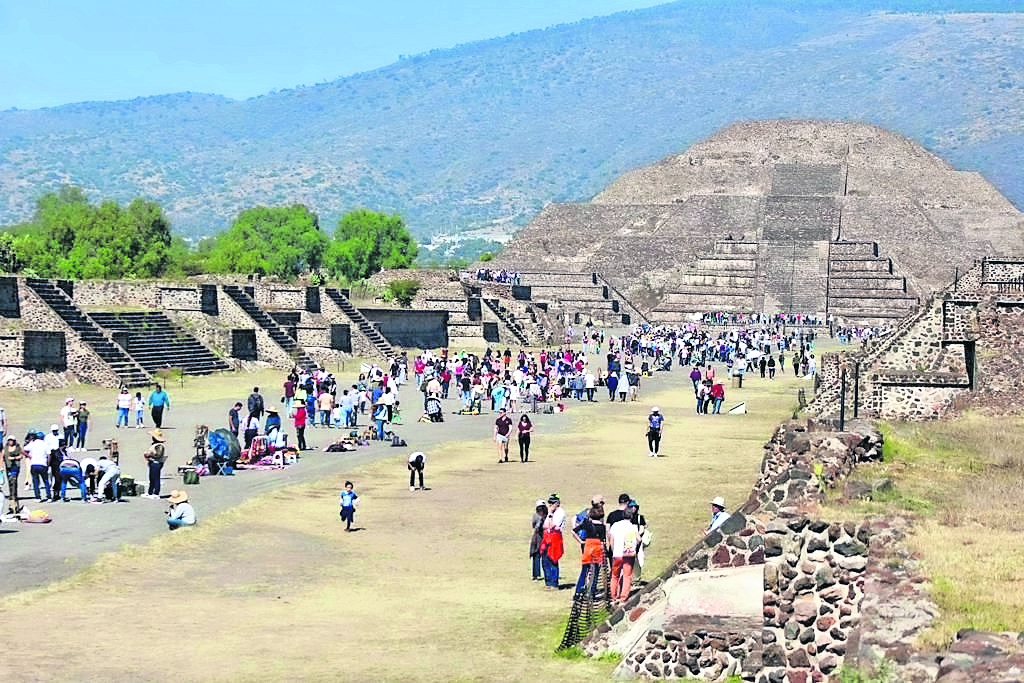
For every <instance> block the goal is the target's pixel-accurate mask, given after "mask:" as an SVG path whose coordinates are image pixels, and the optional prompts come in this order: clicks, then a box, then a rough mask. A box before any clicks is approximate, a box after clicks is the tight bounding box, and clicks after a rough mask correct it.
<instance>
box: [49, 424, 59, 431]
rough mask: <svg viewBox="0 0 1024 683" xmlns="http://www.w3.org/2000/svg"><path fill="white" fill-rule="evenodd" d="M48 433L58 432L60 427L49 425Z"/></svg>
mask: <svg viewBox="0 0 1024 683" xmlns="http://www.w3.org/2000/svg"><path fill="white" fill-rule="evenodd" d="M50 431H51V432H59V431H60V427H58V426H57V425H50Z"/></svg>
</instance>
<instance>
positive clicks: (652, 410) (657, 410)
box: [651, 406, 661, 413]
mask: <svg viewBox="0 0 1024 683" xmlns="http://www.w3.org/2000/svg"><path fill="white" fill-rule="evenodd" d="M651 412H652V413H660V412H661V408H659V407H658V406H654V407H653V408H651Z"/></svg>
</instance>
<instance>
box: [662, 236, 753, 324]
mask: <svg viewBox="0 0 1024 683" xmlns="http://www.w3.org/2000/svg"><path fill="white" fill-rule="evenodd" d="M757 265H758V243H757V242H737V241H734V240H719V241H717V242H715V245H714V248H713V250H712V253H711V254H710V255H708V256H704V257H701V258H698V259H697V262H696V264H695V265H694V270H692V271H690V272H688V273H685V274H684V275H683V281H682V283H681V285H680V286H679V287H678V288H677V289H675V290H673V291H671V292H666V294H665V296H664V298H663V299H662V301H661V303H660V304H659V305H658V307H657V308H655V309H654V310H653V311H652V312H651V317H652V318H653V319H655V320H657V321H659V322H666V323H671V322H679V321H681V320H683V319H685V317H686V315H687V314H688V313H702V312H704V311H752V310H754V297H755V293H756V283H757Z"/></svg>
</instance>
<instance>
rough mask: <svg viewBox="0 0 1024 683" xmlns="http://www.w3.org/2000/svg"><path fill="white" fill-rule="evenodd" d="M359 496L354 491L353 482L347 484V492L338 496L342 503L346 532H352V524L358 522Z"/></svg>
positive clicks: (342, 516)
mask: <svg viewBox="0 0 1024 683" xmlns="http://www.w3.org/2000/svg"><path fill="white" fill-rule="evenodd" d="M357 500H359V494H358V493H356V492H355V491H353V490H352V482H350V481H346V482H345V490H344V491H342V492H341V495H340V496H338V502H339V503H341V518H342V519H343V520H345V531H352V522H354V521H355V520H356V501H357Z"/></svg>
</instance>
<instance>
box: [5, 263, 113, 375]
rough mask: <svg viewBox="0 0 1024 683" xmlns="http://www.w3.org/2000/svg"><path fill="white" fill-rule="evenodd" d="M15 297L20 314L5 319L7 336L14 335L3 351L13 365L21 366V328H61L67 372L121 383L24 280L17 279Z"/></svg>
mask: <svg viewBox="0 0 1024 683" xmlns="http://www.w3.org/2000/svg"><path fill="white" fill-rule="evenodd" d="M18 298H19V305H20V307H21V317H20V318H15V319H4V327H5V328H6V329H7V336H13V337H17V338H18V341H17V343H16V345H15V348H12V349H8V350H7V351H6V353H5V355H6V357H7V359H9V360H11V361H13V362H12V366H15V367H23V366H24V360H25V358H24V331H25V330H40V331H49V332H63V333H64V343H65V348H66V350H67V367H68V370H67V372H68V374H69V375H74V376H76V377H77V378H79V379H80V380H82V381H85V382H89V383H91V384H98V385H100V386H104V387H117V386H120V384H121V380H120V378H119V377H118V376H117V374H116V373H115V372H114V371H113V370H111V369H110V366H109V365H107V363H106V362H105V361H104V360H103V359H102V358H100V357H99V356H98V355H96V352H95V351H93V350H92V348H90V347H89V345H88V344H86V343H85V342H83V341H82V340H81V339H80V338H79V337H78V335H77V334H76V333H75V331H74V330H73V329H71V327H69V326H68V325H67V323H65V322H64V321H63V320H62V319H61V318H60V316H59V315H57V314H56V313H55V312H54V310H53V309H52V308H50V307H49V306H48V305H47V304H46V302H44V301H43V300H42V299H40V298H39V296H38V295H37V294H36V293H35V292H33V291H32V290H31V288H29V287H28V286H27V285H26V284H25V282H24V280H22V279H19V280H18Z"/></svg>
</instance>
